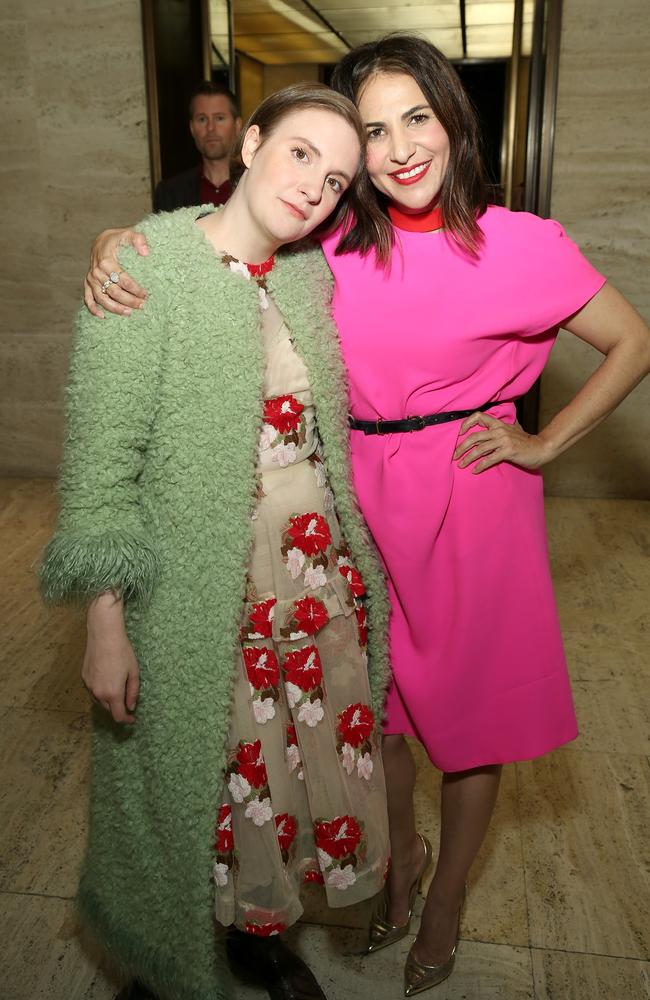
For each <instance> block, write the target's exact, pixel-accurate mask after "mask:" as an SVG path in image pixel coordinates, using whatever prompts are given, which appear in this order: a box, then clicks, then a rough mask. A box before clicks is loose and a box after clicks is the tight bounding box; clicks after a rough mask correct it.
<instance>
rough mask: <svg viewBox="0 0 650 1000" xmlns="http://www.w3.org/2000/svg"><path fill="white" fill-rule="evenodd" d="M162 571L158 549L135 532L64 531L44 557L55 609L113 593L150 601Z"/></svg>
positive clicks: (46, 592)
mask: <svg viewBox="0 0 650 1000" xmlns="http://www.w3.org/2000/svg"><path fill="white" fill-rule="evenodd" d="M159 571H160V562H159V558H158V555H157V553H156V551H155V549H154V548H153V547H152V546H151V543H150V542H149V541H148V540H147V539H146V538H145V537H144V536H141V535H138V534H136V533H135V532H129V531H105V532H102V533H101V534H97V535H88V534H83V535H82V534H78V533H75V532H71V531H70V532H68V531H60V532H58V533H57V534H56V535H55V536H54V538H53V539H52V540H51V541H50V543H49V544H48V546H47V548H46V549H45V552H44V555H43V562H42V564H41V567H40V580H41V592H42V594H43V598H44V599H45V600H46V601H47V602H48V603H50V604H61V603H66V602H68V603H71V602H77V601H78V602H87V601H90V600H93V598H95V597H97V596H98V595H99V594H103V593H105V592H106V591H108V590H114V591H116V592H117V593H119V594H121V596H122V597H123V598H124V600H125V601H138V602H139V601H146V600H147V599H148V598H149V597H150V596H151V593H152V591H153V588H154V586H155V583H156V580H157V578H158V574H159Z"/></svg>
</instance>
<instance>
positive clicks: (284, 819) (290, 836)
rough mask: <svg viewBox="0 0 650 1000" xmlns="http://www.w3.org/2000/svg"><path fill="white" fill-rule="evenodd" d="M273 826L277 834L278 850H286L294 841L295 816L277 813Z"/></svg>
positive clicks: (295, 831) (296, 824) (296, 827)
mask: <svg viewBox="0 0 650 1000" xmlns="http://www.w3.org/2000/svg"><path fill="white" fill-rule="evenodd" d="M275 827H276V830H277V834H278V843H279V844H280V850H282V851H288V850H289V848H290V847H291V845H292V843H293V841H294V838H295V836H296V833H297V832H298V823H297V822H296V817H295V816H291V815H289V813H279V814H278V815H277V816H276V817H275Z"/></svg>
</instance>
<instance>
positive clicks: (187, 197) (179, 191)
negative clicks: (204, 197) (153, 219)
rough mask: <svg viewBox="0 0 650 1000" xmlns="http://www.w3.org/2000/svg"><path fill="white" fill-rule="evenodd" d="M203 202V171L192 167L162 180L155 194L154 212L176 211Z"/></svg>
mask: <svg viewBox="0 0 650 1000" xmlns="http://www.w3.org/2000/svg"><path fill="white" fill-rule="evenodd" d="M200 204H201V171H200V170H199V168H198V167H191V168H190V169H189V170H185V171H184V172H183V173H182V174H177V175H176V177H170V178H169V179H168V180H166V181H160V183H159V184H157V185H156V191H155V193H154V196H153V210H154V212H174V211H175V210H176V209H177V208H189V207H190V205H200Z"/></svg>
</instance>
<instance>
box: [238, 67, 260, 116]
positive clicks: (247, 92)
mask: <svg viewBox="0 0 650 1000" xmlns="http://www.w3.org/2000/svg"><path fill="white" fill-rule="evenodd" d="M238 96H239V103H240V105H241V113H242V118H243V119H244V124H246V122H247V121H248V119H249V118H250V116H251V115H252V113H253V111H254V110H255V108H256V107H257V105H258V104H259V103H260V101H261V100H263V98H264V66H263V65H262V63H260V62H257V60H255V59H249V58H248V57H247V56H245V55H244V54H243V52H240V53H239V94H238Z"/></svg>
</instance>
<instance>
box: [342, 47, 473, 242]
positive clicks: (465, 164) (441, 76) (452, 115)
mask: <svg viewBox="0 0 650 1000" xmlns="http://www.w3.org/2000/svg"><path fill="white" fill-rule="evenodd" d="M377 73H406V74H407V75H408V76H410V77H412V78H413V79H414V80H415V82H416V83H417V84H418V86H419V87H420V89H421V90H422V93H423V94H424V95H425V97H426V99H427V103H428V104H429V105H430V106H431V108H432V109H433V112H434V114H435V115H436V117H437V118H438V120H439V121H440V123H441V125H442V126H443V128H444V130H445V132H446V133H447V136H448V137H449V164H448V166H447V170H446V172H445V176H444V180H443V182H442V187H441V189H440V196H439V200H438V203H439V205H440V208H441V209H442V216H443V219H444V224H445V227H446V228H447V229H448V230H449V231H450V233H451V235H452V236H453V238H454V239H455V240H456V241H457V242H458V243H459V244H460V245H461V246H462V247H463V248H464V249H465V250H467V251H468V252H469V253H470V254H472V255H474V256H476V255H477V254H478V251H479V249H480V245H481V240H482V235H483V234H482V233H481V230H480V227H479V225H478V219H479V217H480V216H481V215H482V214H483V212H484V211H485V209H486V208H487V204H488V184H487V181H486V178H485V173H484V169H483V164H482V162H481V156H480V153H479V147H480V138H479V129H478V122H477V118H476V113H475V111H474V108H473V107H472V104H471V102H470V100H469V98H468V96H467V94H466V93H465V90H464V88H463V85H462V83H461V82H460V79H459V77H458V74H457V73H456V70H455V69H454V67H453V66H452V65H451V63H450V62H449V60H448V59H447V58H446V57H445V56H444V55H443V54H442V52H440V51H439V49H437V48H436V47H435V46H434V45H431V43H430V42H427V41H426V40H425V39H423V38H419V37H418V36H417V35H410V34H403V33H401V32H396V33H394V34H390V35H386V36H384V37H383V38H380V39H379V40H378V41H376V42H368V43H367V44H365V45H359V46H358V47H357V48H356V49H353V50H352V51H351V52H348V54H347V55H346V56H344V57H343V59H342V60H341V62H340V63H339V64H338V65H337V66H336V67H335V69H334V73H333V76H332V87H334V89H335V90H338V91H339V93H341V94H344V95H345V96H346V97H348V98H349V99H350V100H351V101H354V102H355V103H357V101H358V99H359V96H360V94H361V91H362V90H363V87H364V85H365V84H366V83H367V82H368V80H369V79H371V77H373V76H374V75H375V74H377ZM375 193H376V199H377V204H378V206H379V207H380V210H381V212H380V217H379V219H377V218H376V217H373V215H370V216H369V217H363V216H359V218H358V219H356V220H355V222H354V224H353V225H352V226H351V227H350V228H349V229H348V231H347V232H346V233H345V234H344V236H343V238H342V240H341V241H340V243H339V245H338V247H337V250H336V253H337V254H341V253H350V252H351V251H355V250H356V251H359V252H361V253H367V252H368V251H369V250H370V249H371V248H373V247H374V249H375V251H376V253H377V256H378V257H379V259H380V260H381V261H384V262H385V261H387V260H388V258H389V255H390V251H391V248H392V245H393V241H394V232H393V228H392V226H391V223H390V220H389V218H388V216H387V215H386V211H385V208H386V204H387V199H386V198H385V197H384V196H382V195H380V194H379V192H375Z"/></svg>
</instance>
